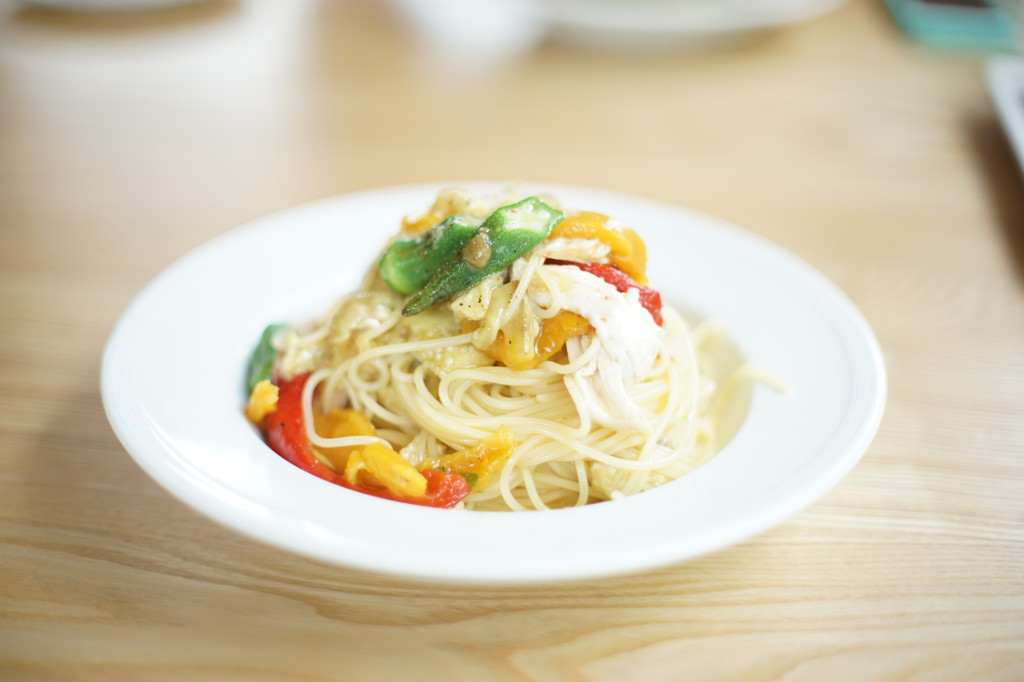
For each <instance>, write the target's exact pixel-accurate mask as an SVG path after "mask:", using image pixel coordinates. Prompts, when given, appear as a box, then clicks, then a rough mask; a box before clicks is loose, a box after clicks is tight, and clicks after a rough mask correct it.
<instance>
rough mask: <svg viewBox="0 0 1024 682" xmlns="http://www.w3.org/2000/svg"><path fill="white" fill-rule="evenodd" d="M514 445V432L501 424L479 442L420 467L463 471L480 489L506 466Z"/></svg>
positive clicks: (430, 460)
mask: <svg viewBox="0 0 1024 682" xmlns="http://www.w3.org/2000/svg"><path fill="white" fill-rule="evenodd" d="M515 449H516V446H515V443H514V442H513V441H512V432H511V431H509V428H508V427H507V426H502V427H501V428H500V429H498V430H497V431H495V432H494V433H492V434H491V435H490V436H488V437H487V438H484V439H483V440H482V441H480V442H479V443H477V444H476V445H472V446H470V447H468V448H465V449H463V450H458V451H456V452H453V453H450V454H447V455H443V456H441V457H435V458H434V459H429V460H425V461H423V462H422V463H421V464H420V469H421V470H423V469H441V470H442V471H453V472H455V473H457V474H462V475H463V476H466V477H467V478H469V479H470V483H471V484H472V485H473V487H474V488H475V489H478V490H479V489H481V488H483V487H484V486H486V485H487V483H488V482H489V481H490V480H491V477H492V476H494V474H496V473H497V472H498V471H500V470H501V468H502V467H503V466H505V463H506V462H507V461H508V459H509V457H511V456H512V453H513V452H514V451H515Z"/></svg>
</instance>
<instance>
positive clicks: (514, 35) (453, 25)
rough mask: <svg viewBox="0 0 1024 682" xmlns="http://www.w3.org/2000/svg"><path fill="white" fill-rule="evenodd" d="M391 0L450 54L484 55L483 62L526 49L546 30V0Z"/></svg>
mask: <svg viewBox="0 0 1024 682" xmlns="http://www.w3.org/2000/svg"><path fill="white" fill-rule="evenodd" d="M391 3H392V5H393V6H394V7H395V9H396V10H397V11H398V12H399V14H400V15H401V16H402V18H403V19H404V20H405V22H406V23H407V24H408V25H409V28H410V29H411V30H412V31H413V32H414V33H415V34H416V36H417V37H418V38H419V39H420V40H421V42H423V43H425V44H426V45H427V46H428V47H430V48H431V49H433V50H435V51H438V52H441V53H444V54H445V55H447V56H451V57H455V58H463V59H471V60H478V63H477V64H476V65H477V66H481V65H485V64H487V63H492V62H501V61H504V60H506V59H509V58H511V57H515V56H517V55H519V54H521V53H523V52H526V51H527V50H529V49H531V48H532V47H533V46H534V45H536V44H537V43H538V42H539V41H540V40H541V38H543V37H544V33H545V21H544V14H543V12H542V11H541V0H391ZM467 66H469V65H468V64H467Z"/></svg>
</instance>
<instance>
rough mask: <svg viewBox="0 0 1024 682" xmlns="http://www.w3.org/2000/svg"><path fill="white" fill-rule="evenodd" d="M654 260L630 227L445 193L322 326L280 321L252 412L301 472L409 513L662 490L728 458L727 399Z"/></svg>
mask: <svg viewBox="0 0 1024 682" xmlns="http://www.w3.org/2000/svg"><path fill="white" fill-rule="evenodd" d="M384 240H385V238H384V237H382V238H381V241H382V242H384ZM646 262H647V252H646V246H645V244H644V242H643V241H642V240H641V238H640V237H639V236H638V235H637V233H636V232H634V231H633V230H632V229H631V228H630V227H628V226H626V225H625V224H623V223H621V222H620V221H618V220H616V219H615V218H613V217H609V216H605V215H603V214H600V213H594V212H588V211H581V210H574V209H573V210H570V209H569V208H563V207H561V206H559V204H558V202H557V201H556V200H555V199H553V198H550V197H538V196H527V197H523V196H516V195H514V194H507V195H505V196H477V195H474V194H472V193H470V192H468V191H465V190H447V191H444V192H442V193H441V194H440V195H439V196H438V197H437V200H436V201H435V203H434V204H433V205H432V206H431V207H429V209H427V210H426V211H425V212H423V213H422V214H419V215H413V216H410V217H407V218H405V219H403V220H402V224H401V229H400V230H399V231H398V232H397V234H395V235H393V236H392V237H391V238H390V240H389V241H388V242H387V244H386V246H384V249H383V252H382V254H381V256H380V258H379V260H378V261H377V262H376V263H374V264H373V265H372V266H371V267H370V268H369V270H368V272H367V273H366V275H365V277H364V279H363V282H362V284H361V286H360V287H359V289H358V290H357V291H354V292H352V293H349V294H347V295H344V296H342V297H341V298H340V299H339V300H338V301H337V302H336V303H335V304H334V306H333V308H332V309H331V310H329V311H327V312H326V313H325V314H324V315H323V317H322V318H321V319H320V320H319V321H317V322H315V323H313V324H309V325H303V326H299V325H284V324H275V325H270V326H269V327H267V329H266V330H265V331H264V333H263V336H262V338H261V339H260V340H259V343H258V344H257V346H256V348H255V350H254V351H253V354H252V357H251V360H250V364H249V368H248V376H247V383H248V386H247V388H248V391H249V399H248V403H247V404H246V407H245V413H246V416H247V417H248V418H249V419H250V420H251V421H252V422H253V423H254V424H255V425H256V426H257V427H258V428H259V429H260V430H261V433H262V435H263V437H264V438H265V440H266V442H267V444H268V445H269V446H270V447H271V448H272V449H273V450H274V451H275V452H277V454H279V455H280V456H282V457H283V458H285V459H286V460H288V461H289V462H291V463H292V464H295V465H296V466H298V467H300V468H302V469H304V470H306V471H308V472H309V473H312V474H314V475H316V476H319V477H320V478H323V479H325V480H327V481H330V482H332V483H335V484H337V485H339V486H342V487H345V488H348V489H351V490H356V491H359V492H362V493H366V494H370V495H376V496H378V497H383V498H387V499H392V500H397V501H401V502H408V503H413V504H421V505H427V506H434V507H448V508H451V507H458V508H464V509H471V510H527V509H552V508H560V507H568V506H576V505H584V504H589V503H594V502H601V501H606V500H614V499H617V498H620V497H623V496H628V495H633V494H636V493H639V492H642V491H645V490H649V489H651V488H654V487H656V486H660V485H662V484H664V483H666V482H669V481H672V480H674V479H677V478H679V477H681V476H683V475H685V474H687V473H688V472H690V471H692V470H694V469H695V468H696V467H698V466H699V465H700V464H701V463H703V462H705V461H706V460H707V459H709V458H710V457H711V456H712V455H713V453H714V452H715V451H716V448H717V447H719V445H720V443H719V436H718V424H717V421H718V410H719V407H720V405H721V402H722V400H724V399H726V397H727V396H726V394H727V393H728V386H723V385H722V383H723V382H716V381H715V380H714V379H712V378H711V376H709V374H708V372H707V371H706V370H705V365H706V362H707V360H706V355H707V351H706V349H707V346H708V345H709V344H711V343H713V342H714V340H715V336H716V331H715V328H714V327H713V326H710V325H704V324H702V325H698V326H696V327H693V328H691V325H690V324H689V323H688V322H687V321H686V320H685V319H684V318H683V316H682V315H681V314H680V313H679V312H677V311H676V310H675V309H674V308H673V307H672V306H670V305H666V304H665V303H664V302H663V301H662V300H661V296H660V295H659V294H658V292H657V291H656V289H654V288H652V287H651V286H649V285H648V281H647V273H646ZM725 383H728V382H725Z"/></svg>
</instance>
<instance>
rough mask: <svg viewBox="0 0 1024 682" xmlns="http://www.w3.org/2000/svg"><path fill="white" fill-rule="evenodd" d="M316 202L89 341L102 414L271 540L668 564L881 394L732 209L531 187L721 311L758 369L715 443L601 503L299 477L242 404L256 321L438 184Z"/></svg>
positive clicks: (727, 523) (827, 465)
mask: <svg viewBox="0 0 1024 682" xmlns="http://www.w3.org/2000/svg"><path fill="white" fill-rule="evenodd" d="M454 184H465V185H468V186H470V187H475V188H479V189H487V188H495V187H498V185H497V184H495V183H488V184H481V183H448V184H445V185H429V186H427V185H422V186H408V187H396V188H389V189H381V190H374V191H367V192H360V193H356V194H350V195H345V196H340V197H337V198H332V199H327V200H323V201H319V202H316V203H312V204H307V205H304V206H300V207H298V208H293V209H290V210H287V211H284V212H281V213H277V214H274V215H271V216H269V217H267V218H263V219H261V220H258V221H256V222H254V223H251V224H249V225H246V226H244V227H242V228H239V229H236V230H233V231H231V232H228V233H226V234H224V235H222V236H221V237H218V238H216V239H214V240H212V241H210V242H209V243H207V244H205V245H203V246H201V247H199V248H197V249H196V250H195V251H193V252H192V253H190V254H188V255H186V256H185V257H183V258H182V259H181V260H179V261H178V262H177V263H175V264H174V265H172V266H171V267H170V268H169V269H168V270H166V271H165V272H164V273H163V274H161V275H160V276H159V277H158V278H157V279H156V280H155V281H153V282H152V283H151V284H150V285H149V286H148V287H147V288H146V289H145V290H144V291H143V292H142V293H141V294H140V295H139V296H138V298H137V299H136V300H135V301H134V302H133V303H132V304H131V306H130V307H129V308H128V309H127V310H126V311H125V313H124V315H123V317H122V318H121V320H120V322H119V323H118V325H117V327H116V329H115V330H114V333H113V335H112V336H111V338H110V340H109V342H108V345H107V348H106V351H105V356H104V360H103V376H102V389H103V400H104V406H105V408H106V411H107V415H108V417H109V419H110V422H111V424H112V425H113V427H114V431H115V432H116V433H117V435H118V437H119V438H120V440H121V442H122V443H123V444H124V446H125V448H126V449H127V450H128V452H129V453H130V454H131V455H132V457H134V458H135V460H136V461H137V462H138V463H139V464H140V465H141V466H142V467H143V469H145V470H146V471H147V472H148V473H149V474H150V475H151V476H152V477H153V478H155V479H156V480H157V481H158V482H159V483H160V484H162V485H163V486H164V487H166V488H167V489H168V490H170V491H171V492H172V493H173V494H174V495H176V496H177V497H179V498H180V499H182V500H183V501H184V502H186V503H187V504H189V505H191V506H192V507H194V508H196V509H198V510H199V511H201V512H203V513H204V514H206V515H208V516H210V517H211V518H213V519H216V520H217V521H219V522H221V523H223V524H225V525H226V526H228V527H230V528H233V529H235V530H238V531H241V532H242V533H245V534H247V535H249V536H252V537H254V538H258V539H259V540H263V541H265V542H267V543H270V544H271V545H275V546H277V547H280V548H284V549H287V550H291V551H294V552H298V553H300V554H303V555H306V556H309V557H313V558H316V559H320V560H324V561H327V562H333V563H337V564H343V565H347V566H352V567H357V568H360V569H365V570H369V571H377V572H383V573H388V574H395V575H404V576H409V577H417V578H424V579H435V580H445V581H458V582H464V583H525V582H536V581H550V580H565V579H572V578H584V577H595V576H604V575H612V574H619V573H626V572H631V571H638V570H642V569H647V568H652V567H655V566H660V565H664V564H669V563H673V562H679V561H682V560H685V559H688V558H690V557H694V556H697V555H700V554H703V553H706V552H709V551H712V550H715V549H719V548H722V547H725V546H727V545H729V544H731V543H735V542H738V541H740V540H743V539H744V538H748V537H750V536H751V535H754V534H755V533H757V532H759V531H763V530H765V529H767V528H769V527H771V526H773V525H775V524H777V523H779V522H781V521H783V520H784V519H785V518H786V517H788V516H790V515H791V514H793V513H795V512H797V511H799V510H800V509H802V508H803V507H805V506H806V505H808V504H810V503H811V502H812V501H814V500H815V499H816V498H818V497H819V496H820V495H822V494H823V493H825V492H826V491H827V490H828V489H829V488H830V487H831V486H833V485H834V484H835V483H836V482H837V481H839V480H840V478H842V477H843V475H844V474H846V473H847V472H848V471H849V470H850V468H851V467H852V466H853V465H854V464H855V463H856V462H857V460H858V459H859V458H860V456H861V455H862V454H863V453H864V451H865V450H866V448H867V447H868V444H869V443H870V441H871V439H872V437H873V436H874V434H875V431H876V429H877V427H878V424H879V421H880V419H881V415H882V411H883V406H884V402H885V374H884V369H883V364H882V358H881V354H880V352H879V349H878V345H877V342H876V341H875V338H874V336H873V335H872V333H871V330H870V329H869V328H868V325H867V324H866V323H865V321H864V319H863V318H862V316H861V315H860V313H859V312H858V311H857V309H856V308H855V307H854V306H853V305H852V304H851V303H850V301H849V300H848V299H847V298H846V297H845V296H844V295H843V294H842V293H841V292H840V291H839V289H837V288H836V287H835V286H834V285H832V284H831V283H829V282H828V281H827V280H826V279H825V278H824V277H822V276H821V275H820V274H818V273H817V272H816V271H814V270H813V269H811V268H810V267H809V266H807V265H806V264H804V263H803V262H802V261H800V260H798V259H797V258H796V257H794V256H792V255H790V254H789V253H787V252H785V251H783V250H781V249H779V248H778V247H776V246H773V245H772V244H770V243H769V242H767V241H765V240H763V239H761V238H758V237H756V236H754V235H751V234H749V233H747V232H744V231H742V230H740V229H739V228H736V227H732V226H730V225H727V224H724V223H722V222H719V221H717V220H714V219H712V218H709V217H707V216H703V215H700V214H697V213H693V212H691V211H687V210H684V209H682V208H678V207H676V206H672V205H669V204H664V203H660V202H656V201H651V200H647V199H641V198H637V197H632V196H626V195H622V194H615V193H610V192H605V191H598V190H592V189H582V188H574V187H564V186H553V185H536V186H527V187H525V189H527V190H529V191H531V192H538V193H541V192H543V193H549V194H553V195H555V196H556V197H558V198H559V199H560V200H561V201H562V202H563V204H564V205H565V206H566V207H572V208H581V209H587V210H594V211H600V212H603V213H606V214H610V215H613V216H616V217H618V218H620V219H622V220H624V221H626V222H627V223H628V224H630V225H632V226H633V227H634V228H635V229H636V230H637V231H638V232H639V233H640V234H641V235H642V236H643V237H644V238H645V240H646V242H647V244H648V248H649V251H650V263H649V268H648V272H649V275H650V280H651V282H652V283H653V285H654V286H656V287H657V288H659V289H660V290H661V291H662V292H663V294H664V295H665V296H666V297H667V298H668V299H669V300H670V301H672V302H674V303H676V304H678V305H679V306H681V307H683V308H685V309H686V310H687V311H689V312H690V313H692V314H696V315H698V316H711V317H714V318H716V319H717V320H719V321H720V322H721V323H722V324H724V326H725V327H726V329H727V330H728V333H729V334H730V335H731V337H732V339H733V341H734V342H735V344H736V346H737V347H738V349H739V351H740V353H742V355H743V356H744V357H745V358H746V360H747V361H748V362H750V363H753V364H755V365H757V366H759V367H761V368H764V369H767V370H770V371H771V372H773V373H775V374H776V375H778V376H780V377H782V378H783V379H785V381H786V382H787V383H788V384H789V385H790V386H791V387H792V391H791V392H789V393H786V394H778V393H776V392H774V391H773V390H771V389H769V388H767V387H763V386H762V387H757V388H756V389H755V390H754V393H753V395H752V398H751V402H750V408H749V413H748V415H747V418H746V419H745V421H744V422H743V424H742V426H741V427H740V429H739V431H738V432H737V433H736V435H735V436H734V437H733V438H732V439H731V440H730V441H729V443H728V445H727V446H726V447H725V448H724V449H723V450H722V451H721V452H720V453H719V454H718V455H717V456H716V457H715V458H714V459H712V460H711V461H710V462H708V463H707V464H705V465H704V466H702V467H701V468H700V469H698V470H697V471H695V472H694V473H692V474H690V475H689V476H686V477H684V478H682V479H680V480H678V481H675V482H673V483H670V484H668V485H665V486H662V487H661V488H658V489H655V490H652V491H649V492H645V493H642V494H639V495H636V496H633V497H629V498H626V499H622V500H617V501H614V502H607V503H602V504H596V505H591V506H588V507H584V508H575V509H564V510H557V511H542V512H519V513H513V512H467V511H455V510H439V509H428V508H423V507H417V506H412V505H404V504H400V503H395V502H389V501H386V500H380V499H377V498H374V497H370V496H366V495H361V494H359V493H355V492H351V491H348V490H345V489H342V488H339V487H336V486H334V485H332V484H329V483H326V482H324V481H322V480H320V479H318V478H315V477H313V476H311V475H309V474H306V473H305V472H303V471H301V470H299V469H298V468H296V467H294V466H292V465H291V464H288V463H287V462H286V461H284V460H283V459H281V458H280V457H278V456H277V455H276V454H274V453H273V452H272V451H271V450H270V449H269V448H267V446H266V445H265V444H264V443H263V442H262V440H261V439H260V437H259V435H258V434H257V432H256V431H255V430H254V429H253V428H252V427H251V426H250V425H249V424H248V423H247V422H246V420H245V419H244V417H243V416H242V413H241V408H242V404H243V403H244V395H243V389H242V382H243V379H242V376H243V372H244V365H245V362H246V357H247V355H248V353H249V351H250V349H251V347H252V346H253V344H254V343H255V341H256V340H257V338H258V336H259V334H260V332H261V330H262V329H263V327H264V325H266V324H267V323H269V322H273V321H281V320H285V321H303V320H307V319H309V318H311V317H313V316H315V315H317V314H318V313H322V312H324V311H325V310H326V309H327V307H328V306H329V305H330V303H331V302H332V301H333V300H334V299H335V298H336V297H338V296H340V295H341V294H343V293H345V292H348V291H350V290H352V289H353V288H355V287H356V286H357V285H358V283H359V281H360V280H361V277H362V275H363V273H364V271H365V270H366V268H367V267H368V265H369V264H370V263H372V262H373V260H374V259H375V257H376V256H377V254H378V251H379V249H380V248H381V246H382V244H383V242H384V240H385V239H386V238H387V236H389V235H390V234H392V233H393V232H394V231H395V230H396V228H397V225H398V221H399V219H400V217H401V216H402V215H404V214H406V213H412V212H415V211H417V210H421V209H423V208H425V207H427V206H429V204H430V203H431V201H432V199H433V197H434V195H435V194H436V192H437V190H438V189H439V188H441V187H446V186H453V185H454Z"/></svg>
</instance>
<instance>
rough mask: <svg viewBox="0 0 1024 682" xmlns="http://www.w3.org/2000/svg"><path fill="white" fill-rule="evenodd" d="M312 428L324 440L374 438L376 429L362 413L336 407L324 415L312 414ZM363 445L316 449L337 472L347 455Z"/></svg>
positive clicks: (344, 462)
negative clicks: (356, 437)
mask: <svg viewBox="0 0 1024 682" xmlns="http://www.w3.org/2000/svg"><path fill="white" fill-rule="evenodd" d="M313 426H314V428H315V429H316V432H317V433H318V434H319V435H321V436H323V437H324V438H344V437H345V436H376V435H377V429H375V428H374V427H373V424H372V423H371V422H370V420H369V419H368V418H367V417H366V415H364V414H363V413H362V412H360V411H358V410H352V409H348V408H341V407H336V408H334V409H333V410H331V411H330V412H328V413H326V414H321V413H320V412H316V411H314V412H313ZM363 447H366V446H363V445H348V446H343V447H338V448H317V450H316V452H317V454H320V455H323V457H324V458H325V459H327V461H328V462H329V463H330V464H331V466H333V467H334V468H335V469H337V470H338V471H343V470H344V469H345V465H346V463H347V462H348V458H349V455H351V454H352V453H353V452H355V451H356V450H359V449H361V448H363Z"/></svg>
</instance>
